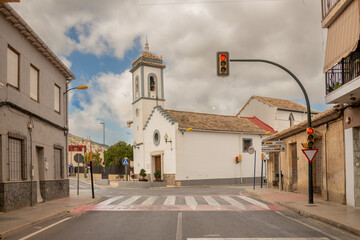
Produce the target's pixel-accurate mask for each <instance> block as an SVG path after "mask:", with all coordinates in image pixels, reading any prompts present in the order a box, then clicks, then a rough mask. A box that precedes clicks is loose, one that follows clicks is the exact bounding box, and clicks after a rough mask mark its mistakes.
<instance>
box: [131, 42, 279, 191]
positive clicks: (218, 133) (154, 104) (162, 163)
mask: <svg viewBox="0 0 360 240" xmlns="http://www.w3.org/2000/svg"><path fill="white" fill-rule="evenodd" d="M164 68H165V65H164V63H163V59H162V57H158V56H156V55H155V54H154V53H152V52H150V51H149V46H148V43H146V45H145V51H144V52H142V53H141V54H140V56H139V57H138V58H137V59H136V60H135V61H133V63H132V68H131V70H130V72H131V73H132V95H133V103H132V106H133V136H134V173H135V175H136V176H138V174H139V172H140V170H141V169H145V170H146V172H147V174H148V178H149V180H150V181H152V180H154V179H155V178H154V175H153V173H154V172H155V170H160V171H161V178H162V180H164V181H165V182H167V184H169V185H178V186H186V185H208V184H240V183H252V181H253V177H254V167H255V176H256V181H257V182H259V180H260V174H261V141H262V139H263V138H264V137H265V134H266V133H269V132H270V133H274V132H275V131H274V129H272V128H271V127H270V126H269V125H267V124H265V123H263V122H261V121H260V120H259V119H257V118H256V117H251V118H246V117H245V118H240V117H237V116H225V115H215V114H205V113H195V112H185V111H175V110H168V109H165V97H164V77H163V69H164ZM249 146H254V147H255V149H256V151H257V154H256V162H255V164H256V166H254V165H255V164H254V158H255V154H249V153H248V147H249ZM239 155H241V156H239ZM236 157H240V161H239V162H238V163H237V161H236ZM264 172H265V170H264Z"/></svg>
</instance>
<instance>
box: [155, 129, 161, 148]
mask: <svg viewBox="0 0 360 240" xmlns="http://www.w3.org/2000/svg"><path fill="white" fill-rule="evenodd" d="M159 143H160V132H159V130H155V131H154V144H155V146H158V145H159Z"/></svg>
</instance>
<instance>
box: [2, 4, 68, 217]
mask: <svg viewBox="0 0 360 240" xmlns="http://www.w3.org/2000/svg"><path fill="white" fill-rule="evenodd" d="M0 63H1V64H0V211H1V212H6V211H11V210H15V209H19V208H23V207H25V206H33V205H35V204H36V203H38V202H43V201H49V200H52V199H57V198H63V197H68V196H69V182H68V179H67V166H66V165H67V164H66V161H65V158H66V155H67V150H66V149H67V133H68V125H67V122H68V115H67V95H66V94H65V95H64V94H63V93H64V92H65V91H66V89H67V84H68V83H69V82H70V81H71V80H73V79H75V77H74V75H73V74H72V73H71V72H70V70H69V69H68V68H67V67H66V66H65V65H64V64H63V63H62V62H61V61H60V60H59V58H58V57H57V56H56V55H55V54H54V53H53V52H52V51H51V50H50V49H49V48H48V46H47V45H46V44H45V43H44V42H43V41H42V40H41V39H40V37H39V36H38V35H37V34H36V33H35V32H34V31H33V30H32V29H31V27H30V26H29V25H28V24H27V23H26V22H25V21H24V20H23V19H22V18H21V16H19V15H18V14H17V13H16V12H15V11H14V9H12V8H11V6H10V5H9V4H6V3H0Z"/></svg>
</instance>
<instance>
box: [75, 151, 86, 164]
mask: <svg viewBox="0 0 360 240" xmlns="http://www.w3.org/2000/svg"><path fill="white" fill-rule="evenodd" d="M74 160H75V162H76V163H82V162H83V161H84V156H83V155H81V154H80V153H77V154H75V156H74Z"/></svg>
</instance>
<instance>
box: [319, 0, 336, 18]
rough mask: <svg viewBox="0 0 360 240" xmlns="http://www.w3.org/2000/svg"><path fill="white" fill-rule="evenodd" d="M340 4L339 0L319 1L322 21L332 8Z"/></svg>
mask: <svg viewBox="0 0 360 240" xmlns="http://www.w3.org/2000/svg"><path fill="white" fill-rule="evenodd" d="M338 2H340V0H321V9H322V18H323V19H324V18H325V17H326V16H327V15H328V13H329V12H330V11H331V9H333V7H334V6H335V5H336V4H337V3H338Z"/></svg>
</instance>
